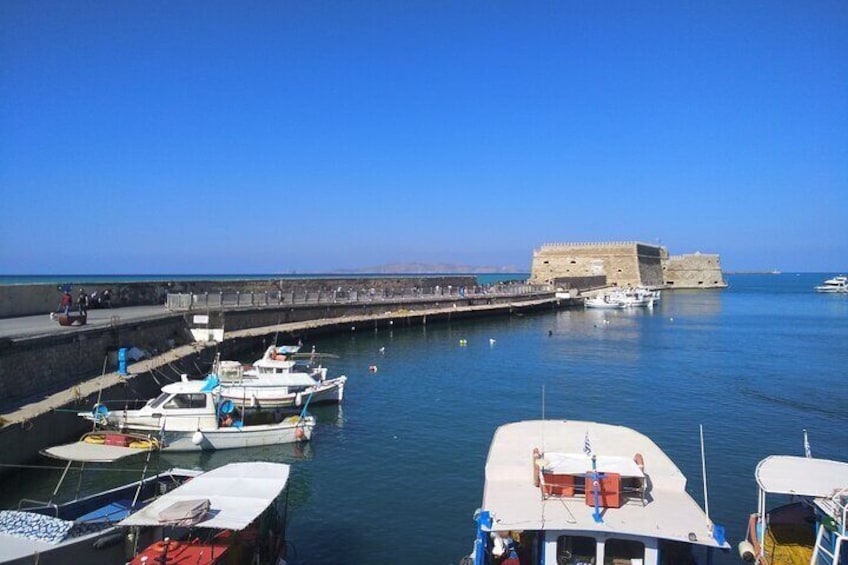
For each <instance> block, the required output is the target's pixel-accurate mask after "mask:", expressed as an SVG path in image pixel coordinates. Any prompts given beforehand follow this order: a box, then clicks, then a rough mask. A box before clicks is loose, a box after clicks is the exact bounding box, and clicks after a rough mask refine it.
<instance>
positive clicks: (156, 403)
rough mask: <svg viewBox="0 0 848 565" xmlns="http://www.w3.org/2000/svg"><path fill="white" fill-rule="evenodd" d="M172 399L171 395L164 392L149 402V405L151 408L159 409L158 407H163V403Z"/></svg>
mask: <svg viewBox="0 0 848 565" xmlns="http://www.w3.org/2000/svg"><path fill="white" fill-rule="evenodd" d="M170 397H171V395H170V394H169V393H167V392H163V393H162V394H160V395H159V396H157V397H156V398H154V399H153V400H151V401H150V402H148V403H147V405H148V406H150V407H151V408H158V407H160V406H162V403H164V402H165V401H166V400H168V399H169V398H170Z"/></svg>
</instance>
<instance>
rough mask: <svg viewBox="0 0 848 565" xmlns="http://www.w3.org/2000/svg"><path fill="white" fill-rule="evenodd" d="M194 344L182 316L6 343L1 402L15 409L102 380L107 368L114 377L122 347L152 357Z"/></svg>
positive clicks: (1, 355)
mask: <svg viewBox="0 0 848 565" xmlns="http://www.w3.org/2000/svg"><path fill="white" fill-rule="evenodd" d="M191 341H192V337H191V334H190V332H189V331H188V328H187V326H186V324H185V322H184V321H183V319H182V317H181V316H179V315H175V316H172V317H168V318H161V319H156V320H145V321H140V322H138V323H129V324H124V325H121V326H116V327H110V328H90V329H85V330H82V331H78V332H74V333H73V334H57V335H53V336H49V337H37V338H23V339H18V340H4V341H3V343H2V346H0V347H2V350H0V399H2V402H3V404H7V403H8V404H15V403H17V402H19V401H20V400H21V399H24V398H30V397H35V396H38V395H47V394H51V393H54V392H56V391H58V390H62V389H64V388H68V387H70V386H73V385H74V384H76V383H77V382H79V381H80V379H82V378H90V377H94V376H97V375H100V374H102V373H103V371H104V366H105V371H106V372H112V371H114V370H115V369H116V354H115V352H116V351H117V350H118V348H120V347H127V348H130V347H137V348H139V349H142V350H145V351H148V352H150V353H151V354H152V353H154V352H162V351H168V350H169V349H172V348H173V347H174V346H175V345H184V344H186V343H190V342H191Z"/></svg>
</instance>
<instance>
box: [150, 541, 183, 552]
mask: <svg viewBox="0 0 848 565" xmlns="http://www.w3.org/2000/svg"><path fill="white" fill-rule="evenodd" d="M150 547H151V549H153V551H155V552H156V553H165V552H166V551H176V550H177V549H179V548H180V542H178V541H177V540H169V541H164V540H162V541H157V542H156V543H154V544H153V545H152V546H150Z"/></svg>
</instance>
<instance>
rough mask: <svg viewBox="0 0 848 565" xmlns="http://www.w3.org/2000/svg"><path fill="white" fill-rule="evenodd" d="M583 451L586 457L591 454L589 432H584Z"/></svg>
mask: <svg viewBox="0 0 848 565" xmlns="http://www.w3.org/2000/svg"><path fill="white" fill-rule="evenodd" d="M583 453H585V454H586V456H587V457H589V456H591V455H592V444H591V442H589V432H586V439H584V440H583Z"/></svg>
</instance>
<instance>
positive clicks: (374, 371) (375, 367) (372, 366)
mask: <svg viewBox="0 0 848 565" xmlns="http://www.w3.org/2000/svg"><path fill="white" fill-rule="evenodd" d="M368 370H369V371H370V372H372V373H376V372H377V365H371V366H370V367H368Z"/></svg>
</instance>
